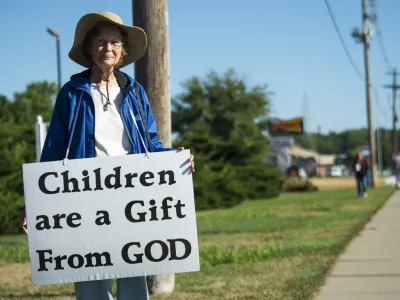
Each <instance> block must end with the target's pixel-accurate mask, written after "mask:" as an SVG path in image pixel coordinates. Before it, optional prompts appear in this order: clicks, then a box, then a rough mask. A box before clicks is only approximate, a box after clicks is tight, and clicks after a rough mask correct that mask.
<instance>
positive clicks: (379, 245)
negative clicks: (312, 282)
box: [315, 192, 400, 300]
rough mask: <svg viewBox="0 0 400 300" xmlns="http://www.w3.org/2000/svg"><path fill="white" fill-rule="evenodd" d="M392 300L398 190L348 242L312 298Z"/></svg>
mask: <svg viewBox="0 0 400 300" xmlns="http://www.w3.org/2000/svg"><path fill="white" fill-rule="evenodd" d="M362 201H368V199H365V200H362ZM395 299H396V300H399V299H400V192H396V193H395V194H393V195H392V197H391V198H390V199H389V200H388V202H387V203H386V204H385V206H384V207H383V208H382V209H381V210H380V211H379V212H378V213H377V214H376V215H375V216H374V217H373V219H372V220H371V222H370V223H369V224H368V225H367V226H366V227H365V229H364V230H363V231H362V232H361V233H360V235H359V236H357V237H356V238H355V239H354V240H353V241H352V242H351V243H350V245H349V246H348V247H347V249H346V251H345V253H344V254H342V256H341V257H340V259H339V261H338V262H337V263H336V265H335V267H334V268H333V270H332V272H331V274H330V276H328V278H327V282H326V284H325V285H324V286H323V287H322V288H321V290H320V293H319V294H318V295H317V296H316V298H315V300H395Z"/></svg>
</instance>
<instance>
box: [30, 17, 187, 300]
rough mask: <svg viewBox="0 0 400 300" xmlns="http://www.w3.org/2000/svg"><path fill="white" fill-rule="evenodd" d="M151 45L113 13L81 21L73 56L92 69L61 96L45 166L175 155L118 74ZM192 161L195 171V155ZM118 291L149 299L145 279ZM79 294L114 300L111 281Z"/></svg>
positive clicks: (82, 285) (139, 92) (82, 299)
mask: <svg viewBox="0 0 400 300" xmlns="http://www.w3.org/2000/svg"><path fill="white" fill-rule="evenodd" d="M146 44H147V37H146V33H145V32H144V31H143V30H142V29H141V28H138V27H133V26H128V25H124V24H123V22H122V20H121V19H120V17H119V16H117V15H115V14H113V13H107V12H102V13H90V14H87V15H84V16H83V17H82V18H81V19H80V20H79V22H78V24H77V26H76V30H75V40H74V44H73V46H72V49H71V51H70V52H69V57H70V58H71V59H72V60H73V61H74V62H76V63H78V64H79V65H81V66H83V67H85V68H87V70H85V71H83V72H82V73H79V74H75V75H73V76H72V77H71V80H70V81H69V82H67V83H66V84H65V85H64V86H63V87H62V89H61V91H60V92H59V94H58V97H57V100H56V103H55V107H54V113H53V116H52V119H51V122H50V126H49V129H48V133H47V137H46V141H45V143H44V147H43V151H42V157H41V161H42V162H45V161H56V160H63V159H64V158H68V159H79V158H90V157H104V156H116V155H126V154H132V153H147V152H149V151H155V152H158V151H168V150H173V149H172V148H163V146H162V144H161V142H160V141H158V140H157V128H156V123H155V121H154V117H153V114H152V110H151V107H150V104H149V101H148V99H147V96H146V93H145V91H144V90H143V87H142V86H141V85H140V84H139V83H138V82H136V81H135V80H133V79H132V78H131V77H130V76H128V75H127V74H125V73H123V72H121V71H119V68H121V67H124V66H126V65H128V64H131V63H133V62H135V61H137V60H138V59H139V58H140V57H141V56H142V55H143V53H144V52H145V50H146ZM180 149H183V148H180ZM190 161H191V164H192V171H194V163H193V156H191V157H190ZM25 223H26V220H25ZM111 242H112V241H111ZM117 290H118V291H117V297H118V299H119V300H124V299H126V300H127V299H135V300H140V299H148V291H147V283H146V278H145V277H132V278H123V279H118V280H117ZM75 293H76V298H77V299H79V300H92V299H93V300H102V299H110V300H111V299H113V297H112V289H111V281H110V280H99V281H87V282H77V283H75Z"/></svg>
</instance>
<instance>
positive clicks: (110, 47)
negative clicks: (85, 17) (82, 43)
mask: <svg viewBox="0 0 400 300" xmlns="http://www.w3.org/2000/svg"><path fill="white" fill-rule="evenodd" d="M122 51H123V47H122V36H121V31H120V30H119V29H118V27H117V26H115V25H113V24H101V25H100V26H98V28H97V34H96V35H95V36H93V39H92V42H91V49H90V53H91V56H92V60H93V62H94V63H95V64H96V65H98V66H99V67H107V68H111V67H113V66H115V65H116V64H117V63H118V62H119V61H120V59H121V56H122Z"/></svg>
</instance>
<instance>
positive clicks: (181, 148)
mask: <svg viewBox="0 0 400 300" xmlns="http://www.w3.org/2000/svg"><path fill="white" fill-rule="evenodd" d="M178 150H179V151H182V150H185V148H184V147H178ZM189 162H190V169H191V170H192V172H193V173H194V172H195V170H194V156H193V154H190V157H189Z"/></svg>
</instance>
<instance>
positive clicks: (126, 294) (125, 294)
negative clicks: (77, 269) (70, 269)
mask: <svg viewBox="0 0 400 300" xmlns="http://www.w3.org/2000/svg"><path fill="white" fill-rule="evenodd" d="M75 295H76V300H113V299H114V298H113V296H112V285H111V280H109V279H107V280H96V281H84V282H75ZM117 300H149V293H148V290H147V282H146V277H130V278H120V279H117Z"/></svg>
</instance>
